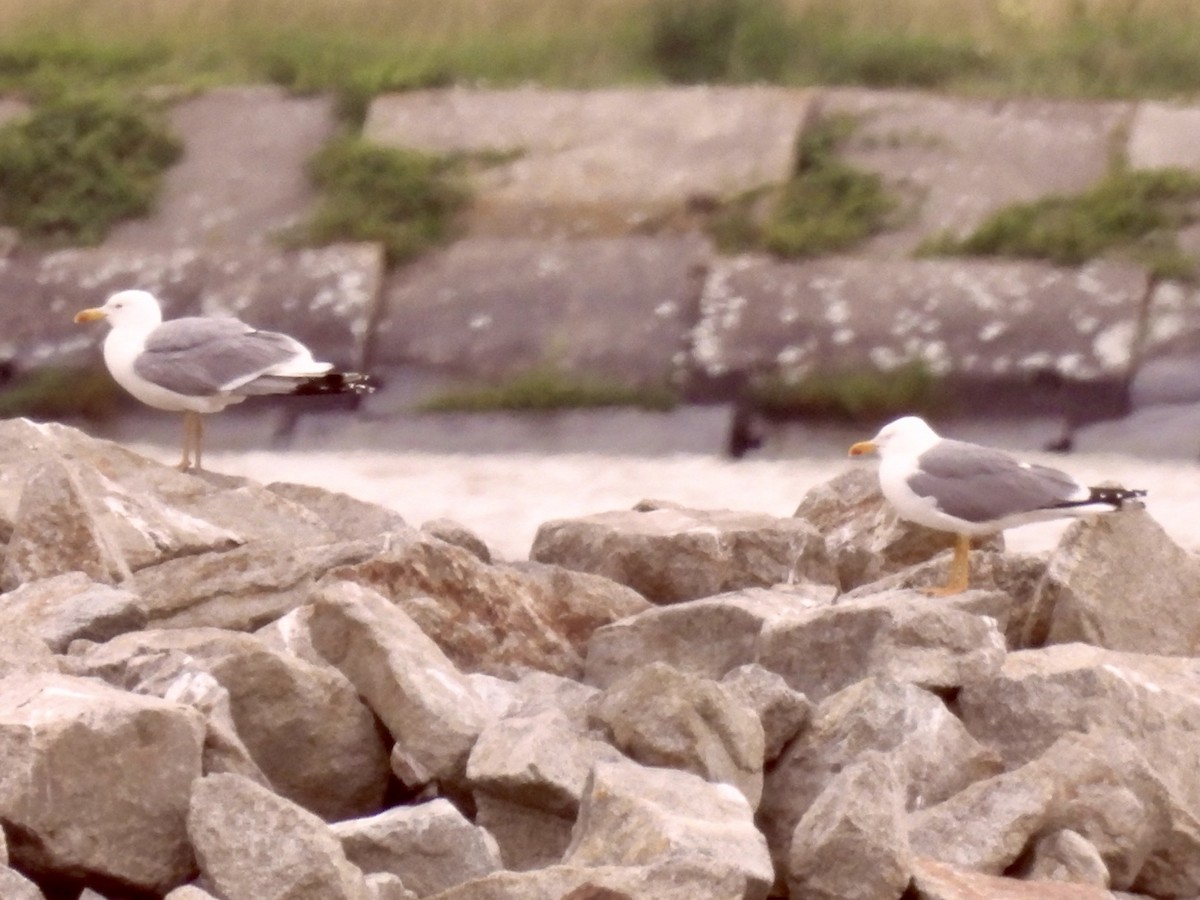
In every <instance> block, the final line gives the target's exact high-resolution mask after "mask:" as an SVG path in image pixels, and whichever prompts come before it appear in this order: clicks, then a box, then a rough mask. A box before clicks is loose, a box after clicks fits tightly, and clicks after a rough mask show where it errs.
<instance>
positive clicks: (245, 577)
mask: <svg viewBox="0 0 1200 900" xmlns="http://www.w3.org/2000/svg"><path fill="white" fill-rule="evenodd" d="M288 534H289V531H288V530H287V529H286V528H284V529H280V530H279V532H278V536H277V537H276V538H274V539H272V540H261V541H254V542H253V543H251V544H247V545H245V546H242V547H238V548H236V549H234V550H230V551H228V552H226V553H202V554H200V555H198V556H190V557H186V558H183V559H173V560H169V561H167V562H165V563H162V564H161V565H157V566H152V567H150V568H147V569H143V570H141V571H140V572H137V573H135V575H134V578H133V582H132V587H133V589H134V590H135V591H136V592H137V593H138V594H139V595H140V596H141V598H142V603H143V605H144V606H145V607H146V611H147V613H148V614H149V616H150V623H151V624H152V625H155V626H160V627H164V628H191V627H201V626H209V627H215V628H227V629H232V630H235V631H251V630H254V629H256V628H259V627H261V626H263V625H265V624H266V623H268V622H270V621H272V620H274V619H277V618H279V617H280V616H282V615H285V614H286V613H288V612H290V611H291V610H293V609H296V608H297V607H299V606H302V605H303V604H305V603H307V602H308V601H309V600H310V599H311V597H312V596H313V592H314V591H315V590H316V588H317V584H318V582H319V580H320V579H321V578H323V577H325V576H326V575H327V574H328V573H329V572H330V571H332V570H334V569H338V568H341V567H344V566H347V565H353V564H356V563H362V562H365V561H368V560H371V559H373V558H375V557H376V556H378V555H379V553H380V552H381V551H383V549H384V548H385V547H386V546H387V544H388V540H387V538H386V536H380V537H376V538H371V539H368V540H359V541H338V542H335V543H328V544H310V545H307V546H305V545H303V544H299V545H298V544H297V543H296V542H294V541H292V540H289V539H288V538H287V537H286V535H288Z"/></svg>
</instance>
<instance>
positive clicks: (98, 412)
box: [0, 367, 121, 422]
mask: <svg viewBox="0 0 1200 900" xmlns="http://www.w3.org/2000/svg"><path fill="white" fill-rule="evenodd" d="M120 402H121V396H120V393H119V392H118V390H117V385H116V383H115V382H114V381H113V380H112V377H111V376H110V375H109V374H108V373H107V372H100V371H96V370H94V369H71V368H61V367H50V368H45V369H37V370H35V371H32V372H29V373H27V374H25V375H22V376H19V377H17V378H16V379H15V380H14V381H13V382H12V383H10V384H8V385H6V386H5V387H4V388H3V389H2V390H0V418H5V419H7V418H12V417H15V416H25V417H27V418H30V419H37V420H48V421H60V420H63V419H76V418H82V419H88V420H89V421H94V422H100V421H103V420H105V419H107V418H109V417H111V416H112V415H113V414H115V413H116V411H117V408H118V406H119V405H120Z"/></svg>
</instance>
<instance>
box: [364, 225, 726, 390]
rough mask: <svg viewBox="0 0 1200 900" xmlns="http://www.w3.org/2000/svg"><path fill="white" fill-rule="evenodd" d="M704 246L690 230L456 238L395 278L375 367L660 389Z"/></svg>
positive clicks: (675, 360)
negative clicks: (547, 376) (551, 375)
mask: <svg viewBox="0 0 1200 900" xmlns="http://www.w3.org/2000/svg"><path fill="white" fill-rule="evenodd" d="M476 208H479V205H478V204H476ZM711 252H712V250H711V247H710V245H709V244H708V243H707V242H706V241H704V240H702V239H699V238H697V237H695V236H694V235H691V236H689V235H683V236H671V235H660V236H653V237H650V236H631V237H620V238H591V239H584V240H570V241H549V242H548V241H545V240H536V239H520V238H511V237H508V238H466V239H463V240H459V241H456V242H455V243H453V244H451V245H450V246H448V247H446V248H445V249H442V250H438V251H434V252H432V253H430V254H428V255H427V256H426V257H425V258H423V259H420V260H418V261H417V262H415V263H413V264H412V265H410V266H406V267H404V268H403V269H401V270H398V271H396V272H395V273H394V274H393V275H392V276H391V277H390V279H389V282H388V286H387V291H386V294H385V298H384V303H385V307H384V310H383V313H382V315H381V318H380V321H379V324H378V329H377V331H376V333H375V340H374V343H373V345H372V346H373V347H374V348H376V349H375V354H374V355H375V356H376V357H377V358H376V359H373V364H379V365H412V364H414V363H417V364H420V365H422V366H425V367H429V368H433V369H435V370H440V371H449V372H460V373H466V375H467V376H468V378H469V379H470V380H469V381H468V382H467V383H468V385H470V384H472V383H474V384H479V385H490V384H491V383H492V382H493V381H494V380H495V379H497V378H504V377H510V376H513V375H517V374H520V373H524V372H528V371H531V370H533V371H538V370H551V371H555V372H560V373H563V377H569V376H575V377H576V378H578V377H580V376H590V378H591V379H592V380H600V381H603V382H605V383H615V384H619V385H625V386H628V387H644V388H647V389H654V390H657V391H662V390H663V389H664V388H665V387H666V386H667V385H668V384H669V383H670V379H671V377H672V375H673V373H674V372H675V371H676V369H677V368H678V367H679V364H680V361H681V359H682V358H683V357H684V354H685V350H686V339H687V334H688V328H689V325H690V320H691V316H692V310H693V308H694V306H695V293H696V282H697V274H696V273H697V272H698V271H702V270H703V267H704V265H705V263H706V261H707V259H708V257H709V255H710V254H711Z"/></svg>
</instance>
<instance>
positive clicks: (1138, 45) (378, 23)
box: [0, 0, 1200, 115]
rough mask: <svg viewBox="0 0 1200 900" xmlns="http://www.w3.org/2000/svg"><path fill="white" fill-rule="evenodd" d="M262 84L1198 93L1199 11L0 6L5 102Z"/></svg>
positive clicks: (1098, 1)
mask: <svg viewBox="0 0 1200 900" xmlns="http://www.w3.org/2000/svg"><path fill="white" fill-rule="evenodd" d="M266 79H271V80H275V81H277V82H279V83H281V84H286V85H288V86H290V87H294V88H295V89H297V90H310V91H316V90H320V91H332V92H335V93H337V94H339V95H341V96H343V97H344V98H345V108H346V110H347V112H348V113H349V114H351V115H353V111H354V110H359V111H361V108H362V106H363V101H364V98H365V97H368V96H370V95H371V94H373V93H375V92H377V91H380V90H392V89H403V88H405V87H411V86H420V85H427V84H443V83H448V82H456V83H480V82H485V83H488V84H493V85H497V84H509V85H511V84H519V83H523V82H528V81H536V82H540V83H543V84H548V85H556V86H578V87H593V86H597V85H610V84H616V83H624V84H630V83H646V82H694V81H700V80H703V81H721V82H752V81H770V82H775V83H782V84H794V85H805V84H866V85H875V86H887V87H920V88H932V89H946V90H953V91H957V92H969V93H975V94H985V95H992V96H1000V95H1007V96H1012V95H1026V94H1039V95H1044V96H1055V97H1134V96H1162V97H1167V96H1180V95H1185V96H1186V95H1194V94H1195V93H1196V91H1197V88H1198V87H1200V5H1198V4H1196V3H1195V2H1194V0H495V2H491V3H480V2H478V0H341V2H334V0H219V2H215V0H171V2H169V3H167V2H146V0H0V89H13V88H16V89H19V90H22V91H27V92H33V93H35V94H43V93H44V92H47V91H49V92H53V91H55V90H57V89H59V88H61V86H62V85H64V84H67V85H81V84H85V83H86V84H89V85H93V86H99V85H110V86H111V85H116V86H120V87H145V86H150V85H157V84H184V85H197V86H206V85H211V84H214V83H230V82H245V81H261V80H266Z"/></svg>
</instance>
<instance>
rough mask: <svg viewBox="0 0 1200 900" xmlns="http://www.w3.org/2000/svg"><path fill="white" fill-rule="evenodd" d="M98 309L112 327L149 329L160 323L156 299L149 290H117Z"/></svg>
mask: <svg viewBox="0 0 1200 900" xmlns="http://www.w3.org/2000/svg"><path fill="white" fill-rule="evenodd" d="M100 310H101V311H102V312H103V313H104V318H105V319H107V320H108V323H109V324H110V325H111V326H112V327H113V328H133V329H137V330H139V331H149V330H150V329H152V328H154V327H156V326H157V325H159V324H161V323H162V309H161V308H160V307H159V305H158V299H157V298H156V297H155V296H154V295H153V294H151V293H150V292H149V291H118V292H117V293H115V294H113V295H112V296H111V297H109V298H108V301H107V302H106V303H105V304H104V305H103V306H101V307H100Z"/></svg>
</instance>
